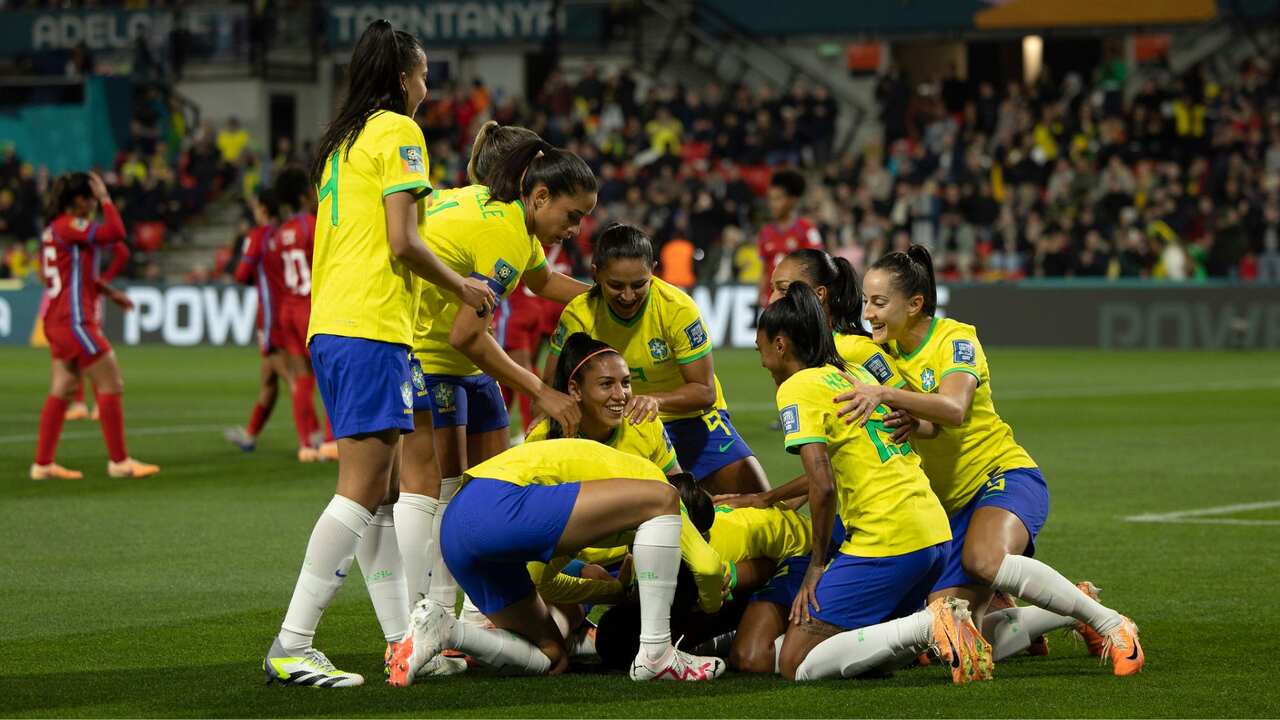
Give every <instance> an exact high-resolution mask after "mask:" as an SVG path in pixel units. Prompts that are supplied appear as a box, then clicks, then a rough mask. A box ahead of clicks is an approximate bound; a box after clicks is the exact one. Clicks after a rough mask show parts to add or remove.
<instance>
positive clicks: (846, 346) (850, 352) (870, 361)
mask: <svg viewBox="0 0 1280 720" xmlns="http://www.w3.org/2000/svg"><path fill="white" fill-rule="evenodd" d="M835 340H836V352H838V353H840V357H842V358H844V361H845V362H847V363H849V364H850V365H858V366H859V367H861V368H862V369H863V370H866V371H867V372H869V373H871V376H872V377H874V378H875V379H876V382H878V383H880V384H881V385H884V386H886V387H902V386H904V385H906V384H907V381H906V380H905V379H903V377H902V374H901V373H899V372H898V366H897V364H896V363H894V361H893V358H892V357H890V355H889V353H888V351H886V350H885V349H884V348H882V347H880V346H879V345H877V344H876V342H875V341H874V340H872V339H871V338H869V337H866V336H863V335H842V334H840V333H835Z"/></svg>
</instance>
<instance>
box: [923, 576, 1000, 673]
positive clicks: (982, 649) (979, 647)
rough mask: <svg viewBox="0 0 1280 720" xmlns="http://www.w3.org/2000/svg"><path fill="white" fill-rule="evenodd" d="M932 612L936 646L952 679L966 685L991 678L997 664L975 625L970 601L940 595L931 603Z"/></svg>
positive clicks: (940, 658)
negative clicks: (949, 668) (940, 596)
mask: <svg viewBox="0 0 1280 720" xmlns="http://www.w3.org/2000/svg"><path fill="white" fill-rule="evenodd" d="M929 612H930V613H932V614H933V649H934V652H935V653H936V654H937V656H938V660H939V661H940V662H942V664H943V665H949V666H950V667H951V681H952V682H954V683H955V684H957V685H963V684H964V683H967V682H971V681H973V680H990V679H991V671H992V667H993V665H994V663H993V662H992V659H991V645H990V643H988V642H987V641H986V640H985V639H983V637H982V633H980V632H978V628H977V627H976V626H975V625H974V624H973V617H972V616H971V615H970V614H969V602H968V601H967V600H961V599H959V598H955V597H944V598H938V599H937V600H934V601H933V602H931V603H929Z"/></svg>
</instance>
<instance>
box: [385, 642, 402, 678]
mask: <svg viewBox="0 0 1280 720" xmlns="http://www.w3.org/2000/svg"><path fill="white" fill-rule="evenodd" d="M399 649H400V643H398V642H389V643H387V651H386V652H384V653H382V674H383V675H390V674H391V658H393V657H395V656H396V652H397V651H398V650H399Z"/></svg>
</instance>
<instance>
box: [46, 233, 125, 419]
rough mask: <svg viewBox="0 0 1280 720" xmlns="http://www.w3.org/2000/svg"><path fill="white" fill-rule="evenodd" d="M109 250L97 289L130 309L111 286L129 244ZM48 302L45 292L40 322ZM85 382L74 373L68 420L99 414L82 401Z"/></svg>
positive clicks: (122, 244)
mask: <svg viewBox="0 0 1280 720" xmlns="http://www.w3.org/2000/svg"><path fill="white" fill-rule="evenodd" d="M110 250H111V264H110V265H108V266H107V269H106V270H103V271H102V273H101V274H100V275H99V276H98V282H97V286H98V289H99V290H101V291H102V293H103V294H104V295H106V296H107V297H108V298H109V299H110V300H111V302H114V303H115V304H117V305H119V306H120V307H121V308H122V309H124V310H132V309H133V301H132V300H130V299H129V296H128V295H126V294H124V293H122V292H120V291H119V290H117V289H115V288H114V287H112V286H111V281H112V280H114V279H115V277H116V275H118V274H119V273H120V271H121V270H123V269H124V266H125V263H127V262H128V261H129V255H130V252H129V245H128V243H126V242H125V241H124V240H120V241H118V242H116V243H113V244H112V245H111V248H110ZM93 265H94V270H95V271H96V270H97V269H98V266H99V263H98V260H97V259H96V258H95V260H94V263H93ZM48 302H49V298H48V294H47V293H46V294H45V296H44V297H43V298H42V302H41V306H40V317H41V322H43V318H44V313H45V311H46V310H48ZM98 310H99V305H97V304H95V305H94V311H95V312H96V311H98ZM98 323H99V325H101V318H99V319H98ZM85 382H86V380H85V373H84V371H83V370H81V371H80V372H78V373H77V374H76V390H75V394H74V396H73V397H72V399H71V404H70V405H68V406H67V419H68V420H92V421H94V422H98V420H99V417H100V414H99V412H98V408H97V406H94V407H93V408H92V409H90V408H89V406H88V405H86V404H85V401H84V385H85Z"/></svg>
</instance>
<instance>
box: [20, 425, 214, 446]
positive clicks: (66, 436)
mask: <svg viewBox="0 0 1280 720" xmlns="http://www.w3.org/2000/svg"><path fill="white" fill-rule="evenodd" d="M225 427H227V426H226V425H166V426H164V427H144V428H127V429H126V430H125V435H126V436H128V437H133V436H134V435H184V434H187V433H201V432H212V431H214V430H222V429H224V428H225ZM95 437H96V438H101V437H102V432H101V431H90V430H81V431H74V432H64V433H62V437H61V439H63V440H83V439H86V438H95ZM35 441H36V436H35V435H34V434H27V435H0V445H8V444H13V443H25V442H35Z"/></svg>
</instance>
